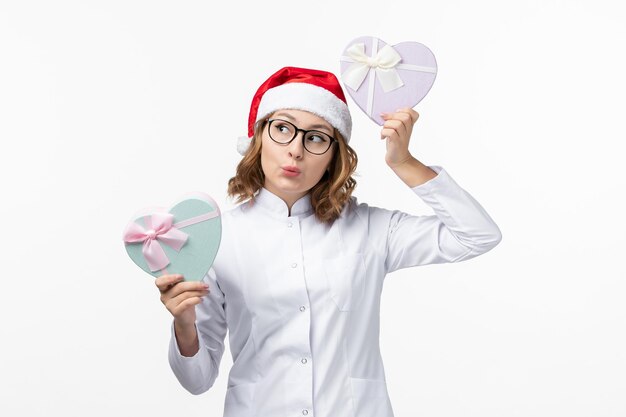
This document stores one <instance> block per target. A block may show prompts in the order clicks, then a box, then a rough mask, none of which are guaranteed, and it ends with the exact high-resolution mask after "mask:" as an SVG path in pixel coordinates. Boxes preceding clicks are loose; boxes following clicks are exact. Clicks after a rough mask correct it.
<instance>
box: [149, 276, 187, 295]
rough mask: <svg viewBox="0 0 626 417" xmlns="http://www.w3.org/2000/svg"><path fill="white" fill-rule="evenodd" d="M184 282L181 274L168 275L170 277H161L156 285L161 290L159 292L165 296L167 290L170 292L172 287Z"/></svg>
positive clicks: (156, 280) (155, 282)
mask: <svg viewBox="0 0 626 417" xmlns="http://www.w3.org/2000/svg"><path fill="white" fill-rule="evenodd" d="M182 280H183V276H182V275H180V274H168V275H161V276H160V277H158V278H157V279H155V280H154V284H155V285H156V286H157V288H158V289H159V292H160V293H161V294H163V293H164V292H166V291H167V290H169V289H170V288H171V287H173V286H174V285H176V284H177V283H178V282H181V281H182Z"/></svg>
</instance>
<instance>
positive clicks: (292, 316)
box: [169, 166, 501, 417]
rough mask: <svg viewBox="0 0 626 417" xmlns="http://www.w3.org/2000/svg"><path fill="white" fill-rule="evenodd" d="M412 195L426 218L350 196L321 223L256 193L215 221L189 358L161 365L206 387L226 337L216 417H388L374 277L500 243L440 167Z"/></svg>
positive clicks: (184, 381)
mask: <svg viewBox="0 0 626 417" xmlns="http://www.w3.org/2000/svg"><path fill="white" fill-rule="evenodd" d="M431 168H432V169H433V170H435V172H437V173H438V175H437V177H435V178H433V179H431V180H429V181H428V182H426V183H424V184H421V185H419V186H417V187H413V188H412V190H413V191H414V192H415V194H417V195H418V196H419V197H421V198H422V200H423V201H424V202H425V203H426V204H428V205H429V206H430V207H432V209H433V210H434V212H435V215H423V216H415V215H409V214H407V213H403V212H401V211H398V210H393V211H392V210H386V209H382V208H378V207H370V206H368V205H367V204H364V203H360V204H359V203H358V202H357V200H356V198H355V197H352V200H351V203H350V204H347V205H346V207H345V208H344V210H343V212H342V214H341V216H340V217H339V218H338V219H337V220H336V221H335V222H334V224H333V225H332V226H326V225H324V224H322V223H319V222H318V221H317V220H316V219H315V216H314V214H313V212H312V208H311V202H310V197H309V196H308V195H307V196H305V197H302V198H301V199H300V200H298V201H297V202H296V203H295V204H294V205H293V207H292V209H291V215H290V216H289V213H288V208H287V205H286V204H285V203H284V202H283V201H282V200H281V199H280V198H279V197H277V196H276V195H274V194H272V193H271V192H269V191H268V190H267V189H265V188H262V189H261V190H260V191H259V193H258V194H257V196H256V202H255V203H254V204H250V202H246V203H243V204H241V205H239V206H237V207H235V208H234V209H232V210H229V211H227V212H225V213H223V214H222V225H223V226H222V227H223V233H222V241H221V245H220V249H219V252H218V255H217V257H216V259H215V262H214V264H213V267H212V269H211V270H210V271H209V273H208V274H207V275H206V276H205V277H204V281H205V282H207V283H208V284H209V286H210V291H211V292H210V294H209V295H207V296H205V298H204V300H203V302H202V303H200V304H199V305H197V306H196V314H197V321H196V328H197V330H198V336H199V342H200V350H199V351H198V353H197V354H196V355H195V356H193V357H184V356H182V355H181V354H180V351H179V349H178V345H177V342H176V339H175V334H174V327H173V323H172V326H171V343H170V346H169V363H170V366H171V368H172V370H173V372H174V374H175V375H176V377H177V378H178V380H179V381H180V383H181V385H182V386H183V387H184V388H185V389H187V390H188V391H189V392H191V393H193V394H200V393H203V392H205V391H207V390H208V389H209V388H210V387H211V386H212V385H213V383H214V381H215V379H216V377H217V374H218V369H219V364H220V361H221V358H222V354H223V352H224V339H225V335H226V330H227V329H228V330H229V343H230V350H231V353H232V357H233V366H232V368H231V370H230V373H229V376H228V386H227V394H226V399H225V405H224V417H252V416H255V417H256V416H258V417H287V416H292V417H295V416H307V417H312V416H315V417H357V416H358V417H374V416H375V417H392V416H393V411H392V407H391V404H390V402H389V396H388V393H387V386H386V383H385V372H384V369H383V362H382V358H381V354H380V349H379V323H380V321H379V312H380V299H381V298H380V297H381V291H382V287H383V281H384V278H385V275H386V274H387V273H389V272H392V271H395V270H398V269H401V268H408V267H411V266H417V265H425V264H433V263H444V262H459V261H463V260H466V259H470V258H473V257H475V256H478V255H480V254H483V253H485V252H487V251H489V250H490V249H491V248H493V247H494V246H496V245H497V244H498V243H499V242H500V240H501V234H500V230H499V228H498V226H497V225H496V224H495V223H494V222H493V220H492V219H491V218H490V216H489V215H488V214H487V212H486V211H485V210H484V209H483V208H482V207H481V205H480V204H479V203H478V202H477V201H476V200H475V199H474V198H473V197H472V196H470V195H469V194H468V193H467V192H466V191H464V190H463V189H462V188H461V187H460V186H459V185H457V184H456V182H455V181H454V180H453V179H452V178H451V177H450V175H449V174H448V173H447V172H446V171H445V170H444V169H443V168H441V167H439V166H432V167H431Z"/></svg>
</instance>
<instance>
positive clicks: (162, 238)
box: [124, 213, 188, 272]
mask: <svg viewBox="0 0 626 417" xmlns="http://www.w3.org/2000/svg"><path fill="white" fill-rule="evenodd" d="M145 221H146V226H147V227H148V229H145V228H144V227H142V226H141V225H139V224H137V223H135V222H131V223H129V224H128V226H127V227H126V230H125V231H124V242H126V243H138V242H143V247H142V248H141V252H142V253H143V256H144V258H145V259H146V262H147V263H148V267H149V268H150V270H151V271H152V272H154V271H159V270H161V269H163V268H165V267H166V266H167V265H168V264H169V263H170V260H169V258H168V257H167V255H166V254H165V251H164V250H163V247H162V246H161V244H160V243H159V242H163V243H165V244H166V245H167V246H169V247H171V248H172V249H174V250H175V251H176V252H178V251H180V248H182V247H183V245H184V244H185V242H187V237H188V235H187V233H185V232H183V231H181V230H179V229H177V228H176V226H173V225H172V222H173V221H174V216H173V215H172V214H170V213H154V214H152V215H150V216H149V217H148V216H147V217H145Z"/></svg>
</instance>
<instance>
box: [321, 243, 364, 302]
mask: <svg viewBox="0 0 626 417" xmlns="http://www.w3.org/2000/svg"><path fill="white" fill-rule="evenodd" d="M324 270H325V273H326V280H327V281H328V289H329V292H330V296H331V298H332V299H333V301H334V302H335V304H336V305H337V308H338V309H339V310H340V311H353V310H356V309H357V308H358V306H359V303H360V302H361V299H362V298H363V291H364V288H363V285H364V280H365V261H364V259H363V255H362V254H360V253H352V254H346V255H342V256H340V257H337V258H331V259H328V260H326V262H325V263H324Z"/></svg>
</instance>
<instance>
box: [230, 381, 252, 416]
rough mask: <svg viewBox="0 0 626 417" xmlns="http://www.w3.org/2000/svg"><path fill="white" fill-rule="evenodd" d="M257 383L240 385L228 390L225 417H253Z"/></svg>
mask: <svg viewBox="0 0 626 417" xmlns="http://www.w3.org/2000/svg"><path fill="white" fill-rule="evenodd" d="M255 386H256V384H255V383H248V384H239V385H235V386H233V387H230V388H228V389H227V390H226V399H225V402H224V417H253V416H255V415H256V414H255V412H254V389H255Z"/></svg>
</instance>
